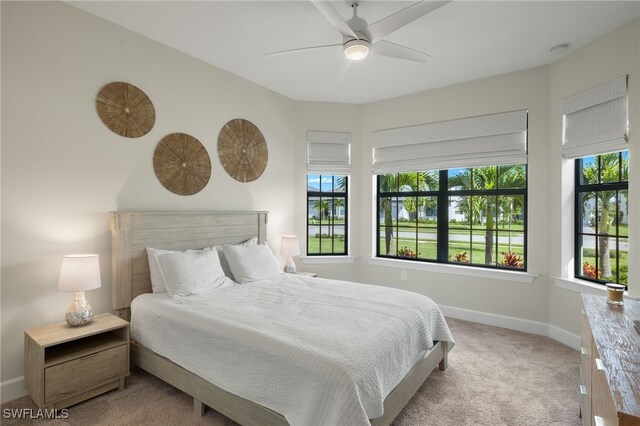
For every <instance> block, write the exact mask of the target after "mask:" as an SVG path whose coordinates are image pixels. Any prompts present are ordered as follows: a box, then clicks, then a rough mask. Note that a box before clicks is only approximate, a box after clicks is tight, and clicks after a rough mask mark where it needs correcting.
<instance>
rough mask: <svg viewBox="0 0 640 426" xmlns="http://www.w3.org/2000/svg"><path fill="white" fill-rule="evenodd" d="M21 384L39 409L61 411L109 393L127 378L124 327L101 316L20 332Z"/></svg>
mask: <svg viewBox="0 0 640 426" xmlns="http://www.w3.org/2000/svg"><path fill="white" fill-rule="evenodd" d="M24 366H25V385H26V388H27V391H28V392H29V395H30V396H31V399H33V402H35V404H36V405H37V406H38V407H39V408H47V409H54V408H56V409H57V408H65V407H68V406H70V405H73V404H76V403H78V402H81V401H84V400H86V399H89V398H92V397H94V396H96V395H100V394H102V393H104V392H107V391H110V390H112V389H116V388H118V389H120V390H122V389H124V378H125V377H126V376H128V375H129V323H128V322H127V321H125V320H123V319H121V318H118V317H116V316H115V315H112V314H108V313H107V314H100V315H96V316H94V317H93V321H92V322H90V323H89V324H87V325H84V326H80V327H69V326H68V325H67V324H66V323H60V324H52V325H47V326H44V327H38V328H33V329H31V330H27V331H25V333H24Z"/></svg>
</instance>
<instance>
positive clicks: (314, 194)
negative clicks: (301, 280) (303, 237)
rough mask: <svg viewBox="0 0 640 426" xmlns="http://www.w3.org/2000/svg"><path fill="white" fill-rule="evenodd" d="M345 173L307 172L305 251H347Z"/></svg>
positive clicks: (333, 253)
mask: <svg viewBox="0 0 640 426" xmlns="http://www.w3.org/2000/svg"><path fill="white" fill-rule="evenodd" d="M347 201H348V177H347V176H334V175H307V255H309V256H313V255H346V254H347V247H348V244H347V229H348V224H347V218H348V215H347V207H348V202H347Z"/></svg>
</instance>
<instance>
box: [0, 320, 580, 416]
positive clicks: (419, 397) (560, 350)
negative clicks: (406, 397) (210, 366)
mask: <svg viewBox="0 0 640 426" xmlns="http://www.w3.org/2000/svg"><path fill="white" fill-rule="evenodd" d="M448 322H449V326H450V328H451V332H452V333H453V336H454V338H455V339H456V346H455V347H454V348H453V350H452V351H451V353H450V356H449V368H448V369H447V371H444V372H442V371H438V370H436V371H435V372H434V373H433V374H432V375H431V376H430V377H429V378H428V379H427V381H426V382H425V384H424V385H423V386H422V387H421V388H420V390H419V391H418V392H417V393H416V395H415V396H414V397H413V399H412V400H411V401H409V403H408V404H407V406H406V407H405V408H404V410H403V411H402V412H401V413H400V415H399V416H398V417H397V418H396V420H395V422H394V425H397V426H408V425H411V426H414V425H415V426H418V425H419V426H427V425H434V426H449V425H451V426H459V425H470V426H471V425H490V426H497V425H510V426H520V425H522V426H528V425H558V426H560V425H561V426H572V425H576V426H577V425H579V424H580V419H579V417H578V411H579V410H578V380H579V378H578V377H579V362H580V357H579V355H578V352H577V351H575V350H573V349H570V348H568V347H566V346H564V345H562V344H560V343H558V342H556V341H554V340H552V339H549V338H547V337H541V336H536V335H532V334H526V333H520V332H517V331H512V330H507V329H503V328H497V327H490V326H486V325H481V324H476V323H471V322H466V321H460V320H454V319H448ZM16 408H31V409H33V410H35V409H36V407H35V405H33V403H32V402H31V400H30V399H29V397H28V396H25V397H22V398H18V399H15V400H13V401H9V402H7V403H5V404H2V413H3V418H2V421H1V423H2V424H3V425H25V424H35V423H42V422H45V421H46V422H47V424H48V425H51V426H62V425H114V426H115V425H118V426H120V425H216V426H217V425H234V424H235V423H234V422H232V421H230V420H228V419H226V418H225V417H223V416H222V415H220V414H218V413H216V412H214V411H212V410H207V413H206V415H205V416H204V417H202V418H200V417H196V416H195V415H194V414H193V413H192V400H191V398H189V397H188V396H187V395H185V394H183V393H182V392H180V391H178V390H176V389H175V388H173V387H171V386H169V385H167V384H165V383H163V382H161V381H160V380H158V379H156V378H155V377H153V376H151V375H149V374H147V373H145V372H143V371H141V370H137V369H134V370H133V371H132V372H131V376H130V377H129V378H127V385H126V388H125V390H124V391H122V392H117V391H112V392H109V393H107V394H104V395H102V396H99V397H96V398H93V399H91V400H89V401H85V402H83V403H80V404H77V405H75V406H73V407H71V408H70V409H69V413H68V414H69V415H68V418H67V419H58V420H41V419H37V420H29V421H26V420H14V419H7V418H4V414H5V413H6V411H5V409H16Z"/></svg>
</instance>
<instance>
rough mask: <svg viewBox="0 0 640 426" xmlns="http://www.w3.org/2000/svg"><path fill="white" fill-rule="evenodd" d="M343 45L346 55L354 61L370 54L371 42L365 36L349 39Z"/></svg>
mask: <svg viewBox="0 0 640 426" xmlns="http://www.w3.org/2000/svg"><path fill="white" fill-rule="evenodd" d="M343 47H344V56H346V57H347V59H351V60H352V61H359V60H361V59H364V58H366V57H367V55H368V54H369V42H368V41H367V40H366V39H365V38H362V39H360V40H358V39H355V38H354V39H351V40H348V41H346V42H345V43H344V45H343Z"/></svg>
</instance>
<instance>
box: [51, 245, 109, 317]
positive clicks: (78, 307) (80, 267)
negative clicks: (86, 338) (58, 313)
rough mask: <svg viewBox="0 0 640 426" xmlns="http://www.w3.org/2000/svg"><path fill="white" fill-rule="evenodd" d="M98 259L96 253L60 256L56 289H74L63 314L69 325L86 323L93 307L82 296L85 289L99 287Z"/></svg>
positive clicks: (91, 315)
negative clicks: (72, 296)
mask: <svg viewBox="0 0 640 426" xmlns="http://www.w3.org/2000/svg"><path fill="white" fill-rule="evenodd" d="M101 285H102V283H101V281H100V261H99V259H98V255H97V254H72V255H67V256H64V257H63V258H62V267H61V268H60V279H59V280H58V291H75V292H76V295H75V298H74V299H73V302H72V303H71V306H70V307H69V310H68V311H67V314H66V315H65V319H66V320H67V324H69V325H70V326H71V327H77V326H80V325H85V324H88V323H89V322H90V321H91V319H92V318H93V309H91V305H89V302H88V301H87V299H86V298H85V297H84V291H85V290H93V289H95V288H100V286H101Z"/></svg>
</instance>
